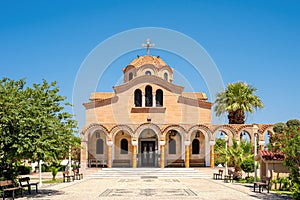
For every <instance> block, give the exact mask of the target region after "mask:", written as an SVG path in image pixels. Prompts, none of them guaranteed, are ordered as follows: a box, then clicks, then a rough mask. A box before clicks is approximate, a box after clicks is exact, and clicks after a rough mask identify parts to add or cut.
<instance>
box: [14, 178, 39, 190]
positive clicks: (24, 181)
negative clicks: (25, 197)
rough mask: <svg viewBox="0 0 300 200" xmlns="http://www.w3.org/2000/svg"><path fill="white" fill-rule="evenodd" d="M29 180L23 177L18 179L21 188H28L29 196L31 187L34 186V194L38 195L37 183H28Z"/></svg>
mask: <svg viewBox="0 0 300 200" xmlns="http://www.w3.org/2000/svg"><path fill="white" fill-rule="evenodd" d="M29 181H30V178H29V177H23V178H19V183H20V186H21V187H22V188H24V187H27V188H28V193H29V194H31V186H35V192H36V193H38V184H39V183H38V182H35V183H30V182H29Z"/></svg>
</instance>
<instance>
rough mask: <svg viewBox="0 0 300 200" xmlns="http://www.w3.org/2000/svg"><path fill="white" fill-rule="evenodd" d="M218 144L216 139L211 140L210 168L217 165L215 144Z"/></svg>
mask: <svg viewBox="0 0 300 200" xmlns="http://www.w3.org/2000/svg"><path fill="white" fill-rule="evenodd" d="M215 144H216V142H215V141H210V142H209V145H210V168H214V167H215V152H214V145H215Z"/></svg>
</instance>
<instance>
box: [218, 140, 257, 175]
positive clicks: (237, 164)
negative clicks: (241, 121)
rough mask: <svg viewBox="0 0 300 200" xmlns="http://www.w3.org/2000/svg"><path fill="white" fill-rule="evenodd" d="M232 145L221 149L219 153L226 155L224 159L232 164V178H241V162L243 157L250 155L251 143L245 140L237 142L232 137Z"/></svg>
mask: <svg viewBox="0 0 300 200" xmlns="http://www.w3.org/2000/svg"><path fill="white" fill-rule="evenodd" d="M232 142H233V145H232V146H230V147H228V149H227V150H225V149H223V150H221V154H222V155H224V156H225V157H226V161H227V162H229V163H231V164H232V165H233V166H234V173H233V179H240V178H242V168H241V164H242V162H243V161H244V160H245V159H248V158H250V157H251V156H252V154H251V150H252V144H251V143H250V142H247V141H244V140H242V141H240V142H239V143H238V142H237V141H236V140H235V139H234V138H233V140H232Z"/></svg>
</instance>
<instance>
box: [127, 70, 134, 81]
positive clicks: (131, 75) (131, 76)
mask: <svg viewBox="0 0 300 200" xmlns="http://www.w3.org/2000/svg"><path fill="white" fill-rule="evenodd" d="M132 78H133V73H132V72H130V73H129V76H128V80H129V81H130V80H131V79H132Z"/></svg>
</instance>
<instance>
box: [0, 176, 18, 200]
mask: <svg viewBox="0 0 300 200" xmlns="http://www.w3.org/2000/svg"><path fill="white" fill-rule="evenodd" d="M0 186H1V189H2V199H3V200H4V199H5V192H8V191H11V192H12V199H15V190H21V195H22V196H23V189H22V187H20V186H16V185H15V183H14V182H13V181H12V180H6V181H0Z"/></svg>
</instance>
